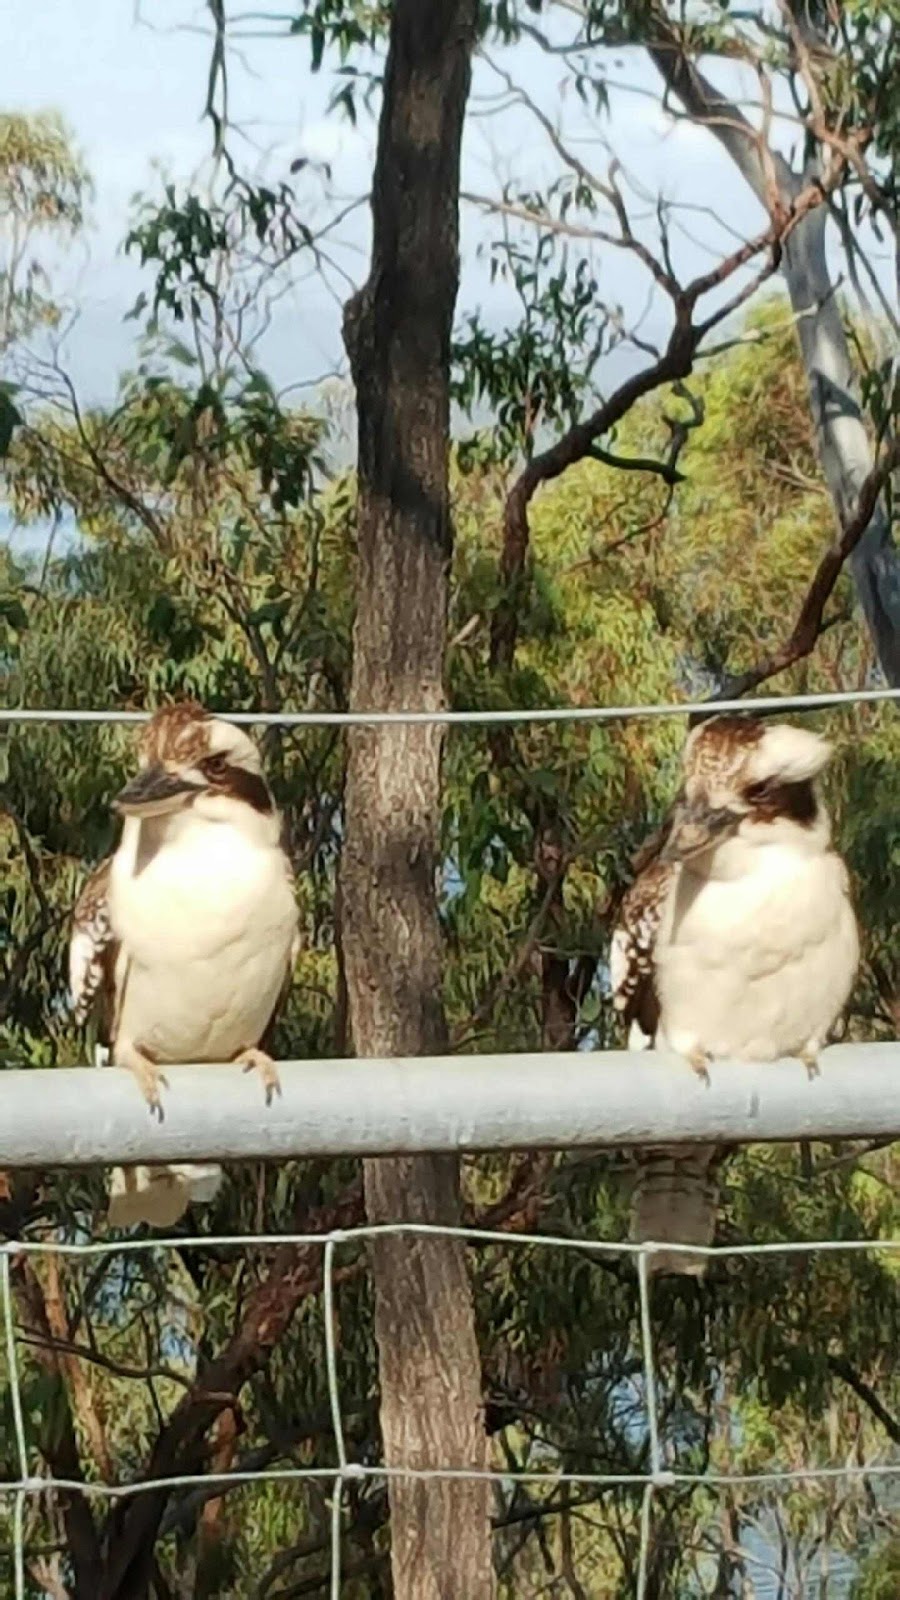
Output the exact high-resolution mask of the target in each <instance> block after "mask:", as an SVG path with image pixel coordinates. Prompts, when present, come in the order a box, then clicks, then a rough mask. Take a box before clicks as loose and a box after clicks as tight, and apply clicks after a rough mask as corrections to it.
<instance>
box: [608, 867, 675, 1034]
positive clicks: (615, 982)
mask: <svg viewBox="0 0 900 1600" xmlns="http://www.w3.org/2000/svg"><path fill="white" fill-rule="evenodd" d="M676 871H677V868H676V867H675V866H673V865H671V864H670V863H668V862H661V861H654V862H652V863H651V864H650V865H649V866H648V867H646V868H645V869H644V871H643V872H642V873H640V875H639V876H638V877H637V878H636V879H635V882H634V883H633V884H632V886H631V888H630V889H629V890H628V893H627V894H626V895H625V897H624V899H623V900H622V904H621V907H620V910H619V919H618V922H617V924H616V927H615V929H614V930H613V936H612V942H611V945H610V954H609V976H610V984H611V987H612V1002H613V1005H614V1006H615V1008H616V1010H617V1011H618V1012H620V1013H621V1015H622V1019H623V1021H624V1023H625V1026H626V1028H627V1029H628V1030H629V1032H630V1031H631V1030H632V1028H634V1027H636V1028H637V1029H638V1030H639V1031H640V1033H641V1034H642V1035H643V1036H644V1038H645V1039H646V1040H649V1041H650V1042H652V1040H653V1039H654V1037H655V1035H656V1029H657V1026H658V1023H659V1001H658V999H657V994H656V984H655V981H654V970H653V952H654V946H655V944H656V936H657V933H658V932H659V925H660V921H661V919H662V913H663V907H664V905H665V903H666V900H667V898H668V896H669V894H670V892H671V889H672V886H673V883H674V878H675V873H676ZM642 1047H643V1048H646V1046H642Z"/></svg>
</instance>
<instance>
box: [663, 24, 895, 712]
mask: <svg viewBox="0 0 900 1600" xmlns="http://www.w3.org/2000/svg"><path fill="white" fill-rule="evenodd" d="M654 28H655V30H656V33H657V36H658V42H654V43H650V44H648V47H647V48H648V54H649V56H650V59H651V60H652V61H653V63H654V65H655V66H656V67H657V69H658V71H659V72H660V74H661V76H662V78H663V80H664V82H665V84H666V86H667V88H668V89H669V90H670V91H671V92H672V93H673V94H675V95H676V96H677V98H678V99H679V100H680V101H681V104H682V105H683V106H684V109H685V111H686V112H687V114H688V116H689V117H691V118H692V120H693V121H694V122H696V123H697V124H698V125H700V126H701V127H702V126H706V127H708V128H709V130H710V132H711V133H712V134H714V135H715V137H716V138H717V139H718V141H719V143H720V144H721V145H722V147H723V148H724V149H725V150H726V151H727V152H728V154H729V156H730V157H731V159H732V161H733V162H734V164H735V166H736V168H737V170H738V171H739V172H740V173H741V175H742V177H743V178H744V179H745V180H746V182H747V183H748V184H749V186H750V188H751V189H752V190H753V193H754V194H755V195H756V197H757V199H758V200H759V202H760V204H761V205H762V206H764V207H765V208H766V209H767V210H768V209H770V207H771V205H772V204H773V202H776V203H777V204H780V205H781V206H785V207H787V206H789V205H790V204H791V202H792V200H793V199H794V198H795V197H796V195H797V194H798V193H799V192H800V190H801V189H802V188H803V187H804V185H805V182H806V177H805V176H804V177H801V176H799V175H798V174H797V173H795V172H793V171H792V170H791V168H790V167H789V166H788V164H787V162H786V161H785V160H784V158H783V157H782V156H781V155H779V154H778V152H777V151H769V152H768V159H767V160H766V162H765V163H764V162H763V160H762V156H761V152H760V147H759V140H758V137H757V135H756V133H755V132H754V130H753V129H752V128H751V126H750V124H749V123H748V122H747V120H746V118H745V117H744V115H743V113H742V112H741V111H740V109H739V108H738V107H737V106H736V105H733V104H732V103H731V102H730V101H729V100H728V99H727V97H725V96H723V95H721V94H720V93H719V92H718V90H717V89H716V88H715V86H714V85H713V84H712V83H711V82H710V81H709V79H708V78H706V77H705V76H704V74H703V73H702V72H700V71H699V70H698V69H697V67H696V66H695V65H694V64H693V62H692V61H691V60H690V59H689V57H688V56H687V55H686V54H685V53H684V51H683V50H682V49H681V48H680V43H679V36H678V34H677V33H676V32H675V31H674V30H673V29H672V28H671V27H670V25H669V24H668V22H667V21H666V19H665V18H664V17H663V16H662V14H661V13H657V15H656V17H655V21H654ZM773 184H774V188H775V192H774V193H773ZM827 222H828V215H827V210H826V208H825V207H824V206H816V207H814V208H813V209H812V210H811V211H808V212H807V213H806V215H805V216H804V217H803V218H802V219H801V221H800V222H799V223H798V225H797V227H796V228H795V229H794V230H793V233H792V234H791V237H790V239H789V240H788V242H787V245H786V247H785V251H784V257H783V260H782V271H783V273H784V279H785V282H786V284H787V289H788V294H789V295H790V300H791V305H792V307H793V309H794V312H795V313H796V315H797V327H798V332H799V337H800V347H801V350H802V352H803V361H804V365H805V367H806V376H807V381H808V383H809V394H810V407H811V411H812V420H813V427H814V430H815V438H816V447H817V450H818V455H819V461H820V463H821V466H822V472H823V474H824V477H825V481H826V483H827V485H828V490H829V493H830V495H831V500H832V504H833V506H834V510H835V514H836V518H837V521H838V523H839V525H840V526H843V525H844V524H845V523H846V522H847V521H848V519H849V518H850V517H851V516H852V514H853V511H854V509H855V506H856V500H857V496H858V494H859V491H860V488H861V486H862V482H863V479H864V478H865V477H866V476H867V474H868V473H869V472H870V471H871V469H872V467H873V465H874V456H873V452H872V446H871V443H870V441H869V437H868V434H867V432H866V426H865V423H864V421H863V418H862V413H861V410H860V406H859V401H858V399H857V396H856V381H855V374H854V368H853V362H852V360H851V356H850V348H849V345H848V341H847V335H846V333H845V331H844V326H843V323H842V321H841V314H840V307H839V305H838V303H837V298H836V293H835V284H834V283H833V281H832V278H831V273H830V272H829V269H828V262H827V258H826V253H825V230H826V226H827ZM850 570H851V573H852V575H853V582H854V585H855V587H856V593H857V595H858V597H859V602H860V605H861V607H862V611H863V615H864V617H865V619H866V625H867V627H868V630H869V634H870V636H871V639H872V643H873V645H874V647H875V654H876V656H877V658H878V662H879V665H880V667H881V670H882V672H883V673H884V676H885V679H886V680H887V682H888V683H889V684H891V685H893V686H894V687H895V688H896V687H898V686H900V552H898V550H897V548H896V545H895V544H894V541H893V538H892V536H891V525H890V518H889V517H888V513H887V507H886V505H885V500H884V496H882V498H881V500H880V501H879V503H878V505H877V506H876V508H875V512H874V514H873V516H872V519H871V521H870V523H869V526H868V528H867V529H866V532H865V533H864V534H863V537H862V538H861V539H860V541H859V543H858V545H857V546H856V549H855V550H854V552H853V554H852V555H851V557H850Z"/></svg>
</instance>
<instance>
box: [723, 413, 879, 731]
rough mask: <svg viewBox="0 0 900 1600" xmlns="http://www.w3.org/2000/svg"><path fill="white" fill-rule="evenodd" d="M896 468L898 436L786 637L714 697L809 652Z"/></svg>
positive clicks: (733, 693)
mask: <svg viewBox="0 0 900 1600" xmlns="http://www.w3.org/2000/svg"><path fill="white" fill-rule="evenodd" d="M898 467H900V439H894V440H893V441H892V442H891V444H890V445H889V447H888V448H887V449H886V450H885V451H884V453H883V454H882V456H881V458H880V459H879V460H878V461H876V463H875V465H874V467H873V468H872V470H871V472H870V473H869V474H868V476H867V477H866V479H865V480H864V482H863V485H862V488H861V489H860V491H859V498H858V500H857V503H856V509H855V511H854V513H853V515H852V516H851V517H850V518H849V519H848V520H847V522H846V523H845V525H844V530H843V533H842V534H841V537H840V539H839V540H838V541H837V543H836V544H833V545H832V546H831V547H830V548H829V549H828V550H826V552H825V554H824V555H823V556H822V559H821V561H820V562H819V565H818V567H817V568H816V570H815V573H814V574H813V578H812V582H811V583H810V586H809V588H808V590H807V592H806V597H805V599H804V601H803V604H802V605H801V607H800V611H799V614H798V616H797V620H796V622H795V623H794V627H793V630H792V632H791V634H790V637H789V638H788V639H786V640H785V642H784V644H782V645H781V646H780V647H779V648H778V649H777V650H773V651H772V652H771V654H770V655H768V656H764V657H763V659H762V661H760V662H758V663H757V665H756V666H755V667H751V668H750V669H749V670H748V671H747V672H741V673H737V674H736V675H735V676H734V677H729V678H728V679H727V680H726V682H725V683H724V684H723V685H722V687H721V689H720V690H719V691H718V693H717V694H715V695H714V696H713V699H714V700H731V699H737V698H739V697H740V696H741V695H745V694H749V692H750V690H751V689H756V688H758V687H759V685H760V684H761V683H765V682H767V680H768V679H769V678H774V677H775V675H776V673H779V672H784V671H786V669H787V668H788V667H792V666H794V665H795V664H796V663H797V662H798V661H802V660H803V659H804V658H805V657H806V656H808V655H810V654H811V653H812V651H813V650H814V648H815V646H816V643H817V642H818V640H819V638H820V636H821V634H822V633H823V631H824V629H825V626H826V624H825V622H824V612H825V606H826V605H827V603H828V601H829V599H830V598H831V595H832V593H833V590H834V587H835V584H836V583H837V581H838V578H839V577H840V575H841V572H842V571H843V568H844V564H845V563H846V561H847V560H848V558H849V557H850V555H852V553H853V551H854V550H855V549H856V546H857V545H858V544H859V541H860V539H861V538H862V537H863V535H864V533H865V531H866V529H867V528H868V526H869V523H870V522H871V520H872V518H873V516H874V515H875V509H876V507H877V505H878V500H879V497H880V495H881V491H882V489H883V488H884V486H885V484H886V483H887V481H888V479H889V478H890V476H891V474H892V473H893V472H896V470H897V468H898Z"/></svg>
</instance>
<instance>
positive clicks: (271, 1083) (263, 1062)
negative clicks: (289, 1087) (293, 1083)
mask: <svg viewBox="0 0 900 1600" xmlns="http://www.w3.org/2000/svg"><path fill="white" fill-rule="evenodd" d="M235 1060H236V1061H237V1062H238V1064H239V1065H240V1066H242V1067H243V1069H244V1071H245V1072H258V1073H259V1075H260V1077H261V1078H262V1081H263V1086H264V1088H265V1091H266V1105H267V1106H270V1105H271V1104H272V1100H273V1097H274V1096H275V1095H276V1094H280V1093H281V1079H280V1078H279V1076H278V1068H277V1067H276V1065H275V1063H274V1061H273V1060H272V1057H271V1056H267V1055H266V1052H265V1050H257V1049H256V1048H253V1049H251V1050H242V1051H241V1053H240V1055H239V1056H236V1057H235Z"/></svg>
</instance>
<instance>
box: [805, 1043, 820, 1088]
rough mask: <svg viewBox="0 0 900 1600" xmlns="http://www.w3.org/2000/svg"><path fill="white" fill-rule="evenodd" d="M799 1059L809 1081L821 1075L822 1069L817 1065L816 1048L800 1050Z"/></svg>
mask: <svg viewBox="0 0 900 1600" xmlns="http://www.w3.org/2000/svg"><path fill="white" fill-rule="evenodd" d="M800 1060H801V1061H802V1062H803V1065H804V1066H805V1068H806V1076H807V1077H808V1079H809V1081H810V1083H812V1080H813V1078H819V1077H821V1075H822V1069H821V1067H820V1066H819V1056H818V1052H817V1051H816V1050H814V1049H809V1050H801V1052H800Z"/></svg>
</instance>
